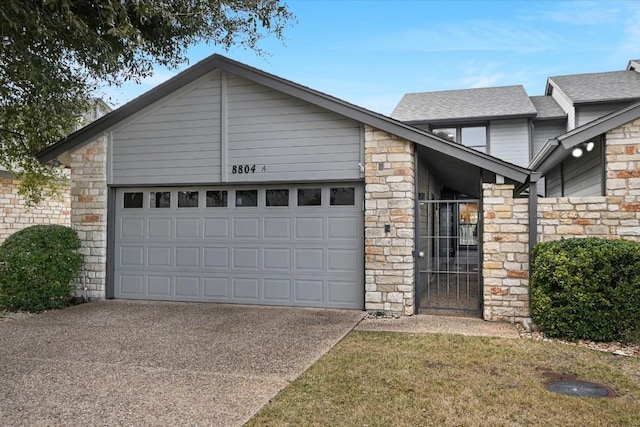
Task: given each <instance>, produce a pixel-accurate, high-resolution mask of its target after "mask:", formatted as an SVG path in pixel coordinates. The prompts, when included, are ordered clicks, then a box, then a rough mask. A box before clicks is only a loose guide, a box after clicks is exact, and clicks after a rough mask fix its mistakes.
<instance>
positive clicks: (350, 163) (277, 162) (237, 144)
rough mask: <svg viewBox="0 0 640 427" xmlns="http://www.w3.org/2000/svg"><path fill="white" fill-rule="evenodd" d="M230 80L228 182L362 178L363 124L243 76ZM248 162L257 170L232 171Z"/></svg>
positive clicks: (230, 77)
mask: <svg viewBox="0 0 640 427" xmlns="http://www.w3.org/2000/svg"><path fill="white" fill-rule="evenodd" d="M227 83H228V89H227V91H228V112H227V114H228V122H227V123H228V148H227V150H228V165H227V169H228V170H227V179H228V180H229V182H249V181H255V182H265V181H291V180H309V179H314V180H315V179H331V180H337V179H359V178H360V170H359V167H358V163H359V162H361V157H362V156H361V148H360V140H361V126H360V124H359V123H357V122H355V121H353V120H349V119H345V118H344V117H342V116H339V115H337V114H335V113H332V112H329V111H326V110H323V109H322V108H320V107H317V106H315V105H312V104H309V103H307V102H304V101H302V100H299V99H296V98H292V97H290V96H288V95H285V94H282V93H279V92H276V91H273V90H271V89H269V88H266V87H264V86H260V85H258V84H255V83H253V82H250V81H248V80H245V79H242V78H239V77H235V76H229V78H228V80H227ZM245 164H246V165H254V164H255V165H256V173H252V174H232V173H231V172H232V169H231V168H232V167H233V165H245Z"/></svg>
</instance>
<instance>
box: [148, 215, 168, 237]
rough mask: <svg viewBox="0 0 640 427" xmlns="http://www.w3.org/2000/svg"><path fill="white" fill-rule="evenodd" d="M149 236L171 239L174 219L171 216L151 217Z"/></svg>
mask: <svg viewBox="0 0 640 427" xmlns="http://www.w3.org/2000/svg"><path fill="white" fill-rule="evenodd" d="M147 221H148V222H149V238H150V239H154V238H161V239H162V238H164V239H171V238H172V237H173V220H172V219H171V218H149V219H148V220H147Z"/></svg>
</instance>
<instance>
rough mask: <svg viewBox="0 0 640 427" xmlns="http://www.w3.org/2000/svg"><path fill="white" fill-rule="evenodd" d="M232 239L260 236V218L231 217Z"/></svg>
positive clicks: (256, 237)
mask: <svg viewBox="0 0 640 427" xmlns="http://www.w3.org/2000/svg"><path fill="white" fill-rule="evenodd" d="M232 235H233V238H234V239H256V240H257V239H258V238H259V237H260V218H257V217H254V218H233V234H232Z"/></svg>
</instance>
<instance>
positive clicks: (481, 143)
mask: <svg viewBox="0 0 640 427" xmlns="http://www.w3.org/2000/svg"><path fill="white" fill-rule="evenodd" d="M460 133H461V138H460V142H462V144H463V145H466V146H467V147H469V148H474V149H476V150H478V151H482V152H483V153H486V152H487V128H486V127H484V126H474V127H464V128H462V129H461V132H460Z"/></svg>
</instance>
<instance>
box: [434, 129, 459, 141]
mask: <svg viewBox="0 0 640 427" xmlns="http://www.w3.org/2000/svg"><path fill="white" fill-rule="evenodd" d="M431 132H432V133H434V134H435V135H437V136H439V137H440V138H444V139H448V140H449V141H453V142H456V134H457V129H456V128H438V129H433V130H432V131H431Z"/></svg>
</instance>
